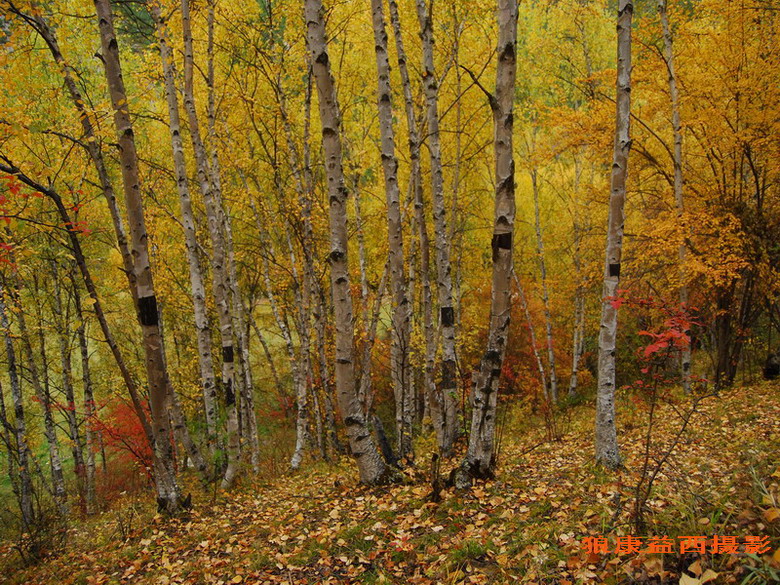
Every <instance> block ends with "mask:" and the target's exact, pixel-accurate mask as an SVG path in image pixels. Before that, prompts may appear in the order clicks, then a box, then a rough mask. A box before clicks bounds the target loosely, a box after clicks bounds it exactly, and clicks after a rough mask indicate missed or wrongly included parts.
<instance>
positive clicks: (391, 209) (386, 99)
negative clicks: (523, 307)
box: [371, 0, 414, 457]
mask: <svg viewBox="0 0 780 585" xmlns="http://www.w3.org/2000/svg"><path fill="white" fill-rule="evenodd" d="M371 13H372V22H373V28H374V48H375V51H376V68H377V108H378V111H379V130H380V133H381V149H382V170H383V172H384V177H385V198H386V201H387V240H388V250H389V258H388V263H389V266H390V291H391V294H390V297H391V300H392V311H393V312H392V322H393V331H392V335H393V337H392V348H391V352H392V355H391V367H390V375H391V376H392V379H393V389H394V392H395V411H396V415H395V417H396V436H397V440H398V455H399V457H410V456H412V454H413V453H412V423H413V422H414V421H413V412H414V396H413V394H412V385H411V367H410V365H411V364H410V362H409V343H410V341H411V326H410V325H411V315H410V313H411V311H410V309H411V305H410V303H409V297H408V292H407V285H406V275H405V272H404V241H403V229H402V225H401V201H400V195H399V189H398V160H397V158H396V156H395V133H394V130H393V106H392V88H391V87H390V62H389V60H388V54H387V30H386V28H385V16H384V10H383V8H382V0H371Z"/></svg>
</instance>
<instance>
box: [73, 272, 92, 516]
mask: <svg viewBox="0 0 780 585" xmlns="http://www.w3.org/2000/svg"><path fill="white" fill-rule="evenodd" d="M70 277H71V283H72V285H73V304H74V305H75V307H76V319H77V320H78V323H79V326H78V328H77V329H76V335H77V337H78V342H79V353H80V356H81V381H82V384H83V386H84V447H85V451H86V457H85V459H86V468H87V470H86V496H87V499H86V506H87V514H94V513H95V512H96V511H97V501H96V498H95V425H94V419H95V395H94V389H93V385H92V371H91V369H90V366H89V345H88V343H87V324H86V321H85V319H84V313H83V310H82V308H81V294H80V293H79V286H78V282H77V281H76V276H75V275H74V274H73V272H71V274H70Z"/></svg>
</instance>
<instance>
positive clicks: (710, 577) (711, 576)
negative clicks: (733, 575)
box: [699, 569, 719, 585]
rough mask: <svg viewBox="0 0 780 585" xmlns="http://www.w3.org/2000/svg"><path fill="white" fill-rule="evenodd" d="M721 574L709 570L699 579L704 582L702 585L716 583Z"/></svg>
mask: <svg viewBox="0 0 780 585" xmlns="http://www.w3.org/2000/svg"><path fill="white" fill-rule="evenodd" d="M718 575H719V573H716V572H715V571H713V570H712V569H707V570H706V571H704V574H703V575H702V576H701V577H700V578H699V580H700V581H701V582H702V585H704V583H709V582H710V581H714V580H715V579H717V578H718Z"/></svg>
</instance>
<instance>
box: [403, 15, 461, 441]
mask: <svg viewBox="0 0 780 585" xmlns="http://www.w3.org/2000/svg"><path fill="white" fill-rule="evenodd" d="M388 8H389V10H390V22H391V24H392V26H393V36H394V37H395V47H396V54H397V55H398V70H399V72H400V74H401V86H402V88H403V95H404V110H405V112H406V127H407V131H408V134H409V158H410V159H411V169H410V176H409V181H410V188H411V189H412V193H413V200H414V217H415V224H416V226H417V236H418V239H419V242H420V286H421V289H422V313H423V315H422V321H423V323H422V324H423V332H424V337H425V361H424V365H423V387H424V388H423V394H424V396H425V403H426V405H427V408H428V410H429V412H430V416H431V421H432V423H433V427H434V429H435V431H436V439H437V443H438V447H439V451H440V452H442V453H444V452H446V451H447V448H446V442H447V440H448V439H447V437H448V436H449V434H448V433H446V432H445V430H446V429H445V424H446V421H445V419H444V408H443V405H442V396H441V394H440V393H439V391H438V389H437V388H436V385H435V380H434V363H435V359H436V345H437V339H436V331H435V329H434V326H433V296H432V294H431V279H430V242H429V239H428V227H427V225H426V222H425V207H424V205H423V182H422V171H421V168H420V164H421V160H420V143H421V141H420V135H419V132H418V130H417V121H416V119H415V114H414V98H413V97H412V84H411V81H410V79H409V69H408V67H407V58H406V51H405V49H404V41H403V35H402V34H401V19H400V16H399V14H398V5H397V4H396V2H395V0H388Z"/></svg>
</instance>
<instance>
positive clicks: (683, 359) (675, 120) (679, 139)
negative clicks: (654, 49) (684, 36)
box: [658, 0, 691, 394]
mask: <svg viewBox="0 0 780 585" xmlns="http://www.w3.org/2000/svg"><path fill="white" fill-rule="evenodd" d="M658 14H659V15H660V16H661V26H662V28H663V33H664V61H665V62H666V69H667V71H668V73H669V98H670V99H671V102H672V132H673V133H674V200H675V203H676V205H677V219H678V221H680V222H682V220H683V213H684V212H685V205H684V201H683V185H684V182H683V169H682V157H683V153H682V146H683V136H682V124H681V122H680V93H679V91H678V89H677V75H676V73H675V70H674V50H673V44H672V31H671V28H670V27H669V16H668V14H667V13H666V0H658ZM686 236H687V234H686ZM687 252H688V251H687V247H686V245H685V239H683V242H682V243H681V244H680V247H679V248H678V250H677V257H678V262H679V268H678V270H679V272H680V292H679V294H680V305H681V307H683V308H684V309H687V308H688V285H687V284H686V280H687V274H686V272H685V256H686V255H687ZM685 333H686V334H687V335H688V339H689V341H688V343H686V344H685V345H684V346H683V348H682V353H681V355H680V370H681V371H680V373H681V374H682V381H683V390H684V391H685V393H686V394H688V393H690V391H691V344H690V333H691V332H690V331H686V332H685Z"/></svg>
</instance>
